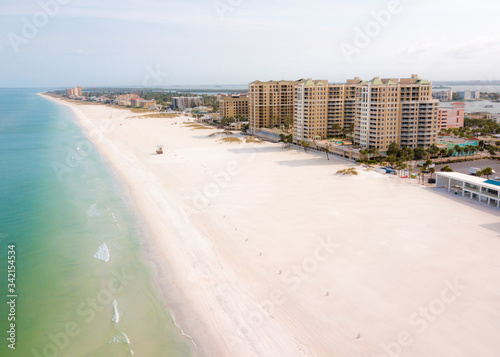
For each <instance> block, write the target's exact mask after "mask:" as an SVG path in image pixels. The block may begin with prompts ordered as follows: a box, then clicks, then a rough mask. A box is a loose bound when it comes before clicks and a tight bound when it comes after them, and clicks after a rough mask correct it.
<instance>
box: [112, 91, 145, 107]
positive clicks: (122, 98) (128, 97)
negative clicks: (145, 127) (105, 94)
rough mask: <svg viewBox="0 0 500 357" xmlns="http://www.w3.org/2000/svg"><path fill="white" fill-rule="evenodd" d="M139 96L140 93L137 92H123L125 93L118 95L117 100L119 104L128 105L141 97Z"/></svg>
mask: <svg viewBox="0 0 500 357" xmlns="http://www.w3.org/2000/svg"><path fill="white" fill-rule="evenodd" d="M139 98H140V97H139V95H138V94H135V93H131V94H123V95H117V96H116V99H115V102H116V104H118V105H123V106H125V107H127V106H132V100H134V99H139ZM141 99H142V98H141Z"/></svg>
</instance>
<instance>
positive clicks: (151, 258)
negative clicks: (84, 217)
mask: <svg viewBox="0 0 500 357" xmlns="http://www.w3.org/2000/svg"><path fill="white" fill-rule="evenodd" d="M38 95H39V96H41V97H43V98H45V99H47V100H50V101H52V102H54V103H56V104H59V105H64V106H66V107H68V108H69V109H71V111H72V113H73V114H74V115H75V117H76V119H77V121H76V124H77V125H78V126H79V127H80V128H81V129H82V131H83V134H84V136H85V137H86V138H87V140H88V141H89V142H90V143H91V144H92V145H93V146H94V147H95V149H96V152H97V153H98V155H99V156H101V158H102V160H103V163H104V164H105V165H106V166H107V169H108V170H109V172H110V174H111V175H112V176H113V179H114V180H119V182H118V183H119V184H120V185H123V186H124V187H125V188H126V189H127V191H128V192H126V193H121V194H119V196H120V197H121V198H122V199H124V200H125V204H128V205H131V206H132V210H133V211H134V213H135V214H136V215H137V217H135V220H136V221H137V223H138V224H139V226H135V227H134V229H135V230H136V231H138V233H139V234H140V239H139V241H138V243H139V244H140V247H141V252H140V254H141V256H142V259H143V260H144V262H145V263H146V264H147V265H148V267H149V269H150V271H151V274H152V279H153V281H152V282H153V286H152V287H153V288H154V289H155V291H156V292H157V293H158V294H159V298H160V299H161V300H162V302H163V304H164V306H165V308H166V309H167V311H168V313H169V315H170V317H171V318H172V320H173V323H174V324H175V326H176V327H177V329H178V330H179V331H180V333H181V334H182V336H183V337H185V338H187V339H188V340H189V342H190V344H191V349H192V352H194V353H193V356H196V357H198V356H199V357H202V356H205V354H204V353H203V351H202V350H200V347H199V346H197V344H196V342H195V340H194V338H193V337H192V336H190V335H189V334H187V333H186V332H185V331H184V330H183V329H182V326H180V324H179V323H178V321H177V318H176V316H177V315H181V312H180V311H176V310H177V309H176V308H175V306H177V305H182V296H181V295H180V294H179V292H178V291H176V288H175V284H174V282H173V280H172V277H171V276H170V275H171V274H170V272H169V271H168V268H169V266H168V264H167V262H166V261H165V259H161V257H160V256H159V254H158V253H157V252H154V249H155V241H154V236H153V234H152V232H151V228H150V226H149V225H148V223H147V221H146V219H145V217H144V216H143V214H142V212H141V210H140V209H139V208H138V207H137V203H136V198H135V197H134V195H133V194H132V187H131V186H130V184H129V182H127V181H126V179H125V177H124V176H123V173H122V172H121V171H120V170H119V168H118V167H117V166H116V165H115V164H114V163H113V162H112V161H111V160H110V158H109V156H108V155H106V153H105V152H103V151H102V148H101V147H100V146H99V145H98V143H97V142H96V140H95V139H93V138H92V137H91V136H89V133H90V132H91V130H92V129H89V127H88V126H86V125H84V124H83V123H82V117H81V115H82V113H78V112H77V111H75V108H74V106H75V105H76V104H73V103H69V102H66V101H64V100H61V99H58V98H54V97H52V96H49V95H46V94H44V93H38ZM110 109H117V108H110ZM120 110H121V109H120ZM131 114H132V115H133V114H134V113H131ZM139 115H140V114H139ZM87 120H88V119H87ZM93 129H95V128H93ZM98 137H99V136H98Z"/></svg>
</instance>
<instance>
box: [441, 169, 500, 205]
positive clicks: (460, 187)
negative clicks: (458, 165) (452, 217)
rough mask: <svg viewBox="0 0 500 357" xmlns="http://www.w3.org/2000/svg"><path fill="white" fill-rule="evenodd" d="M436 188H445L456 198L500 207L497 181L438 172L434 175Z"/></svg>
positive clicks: (499, 187) (499, 184) (499, 192)
mask: <svg viewBox="0 0 500 357" xmlns="http://www.w3.org/2000/svg"><path fill="white" fill-rule="evenodd" d="M436 188H445V189H447V190H448V192H453V193H454V194H455V195H457V196H462V197H468V198H470V199H471V200H472V199H476V200H479V202H483V203H487V204H488V205H492V206H496V207H497V208H499V207H500V181H498V180H489V179H484V178H481V177H476V176H471V175H465V174H461V173H458V172H438V173H436Z"/></svg>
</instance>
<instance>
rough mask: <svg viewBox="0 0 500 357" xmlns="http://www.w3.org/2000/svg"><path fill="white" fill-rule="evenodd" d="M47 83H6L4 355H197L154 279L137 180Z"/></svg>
mask: <svg viewBox="0 0 500 357" xmlns="http://www.w3.org/2000/svg"><path fill="white" fill-rule="evenodd" d="M40 91H41V90H30V89H0V266H2V269H0V300H1V302H2V304H1V307H0V331H1V334H2V338H1V339H0V356H23V357H24V356H130V355H132V354H133V355H135V356H191V355H192V347H191V346H192V345H191V342H190V341H189V340H188V339H187V338H185V337H183V336H182V333H181V331H180V330H179V329H178V328H177V327H176V326H175V324H174V322H173V320H172V318H171V316H170V314H169V312H168V309H167V307H166V306H165V304H164V302H163V301H162V300H161V299H160V298H159V294H158V292H157V290H156V289H155V288H154V282H153V274H152V270H151V268H150V265H148V263H147V262H146V261H145V260H144V257H143V253H142V250H141V241H142V240H143V239H144V238H145V237H144V236H145V235H147V233H146V231H145V230H144V227H143V225H142V223H141V220H140V218H139V217H138V215H137V213H136V211H135V209H134V207H133V205H132V204H131V203H130V198H129V197H128V196H127V189H126V186H125V185H124V184H123V183H122V182H120V179H119V178H118V177H116V176H115V174H114V173H113V171H112V170H111V169H110V168H109V165H107V164H106V161H105V159H103V158H102V156H101V155H100V154H99V153H97V152H96V151H95V150H92V149H89V144H88V141H87V139H86V138H85V136H84V134H83V132H82V129H81V128H80V127H78V126H77V124H76V118H75V117H74V116H73V114H72V112H71V111H70V109H68V108H66V107H63V106H60V105H58V104H55V103H52V102H50V101H48V100H46V99H44V98H42V97H40V96H38V95H36V93H37V92H40ZM87 153H88V155H87ZM11 245H15V273H16V276H15V281H14V284H15V288H14V291H11V292H9V291H8V284H9V282H8V271H7V270H8V266H9V265H8V257H9V255H8V254H9V253H8V250H9V248H8V247H9V246H11ZM10 257H12V253H11V255H10ZM11 278H12V276H11ZM11 283H12V281H11ZM11 287H12V286H11ZM8 295H13V296H15V297H14V298H13V299H14V300H15V315H13V314H12V310H11V309H10V306H9V304H7V303H8V302H9V301H11V300H12V298H9V297H8ZM11 305H13V304H12V302H11ZM9 314H10V318H11V319H12V317H13V316H14V317H15V321H10V322H9V321H8V319H9ZM11 323H15V346H14V347H15V349H12V348H10V347H9V345H11V347H12V340H11V341H9V340H8V338H9V336H11V334H9V333H8V331H9V330H12V329H11V327H10V324H11Z"/></svg>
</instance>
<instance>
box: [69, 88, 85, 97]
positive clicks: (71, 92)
mask: <svg viewBox="0 0 500 357" xmlns="http://www.w3.org/2000/svg"><path fill="white" fill-rule="evenodd" d="M66 96H67V97H71V96H74V97H81V96H82V87H75V88H69V89H66Z"/></svg>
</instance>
